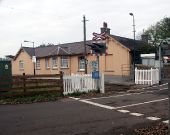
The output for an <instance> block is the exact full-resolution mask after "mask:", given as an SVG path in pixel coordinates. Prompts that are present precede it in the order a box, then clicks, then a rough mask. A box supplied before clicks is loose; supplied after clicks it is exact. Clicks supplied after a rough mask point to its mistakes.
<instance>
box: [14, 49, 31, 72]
mask: <svg viewBox="0 0 170 135" xmlns="http://www.w3.org/2000/svg"><path fill="white" fill-rule="evenodd" d="M20 60H23V61H24V70H20V69H19V61H20ZM33 67H34V65H33V63H32V59H31V57H30V56H29V55H28V54H27V53H26V52H25V51H24V50H21V51H20V53H19V55H18V56H17V58H16V60H12V74H13V75H21V74H23V73H26V74H30V75H31V74H34V68H33Z"/></svg>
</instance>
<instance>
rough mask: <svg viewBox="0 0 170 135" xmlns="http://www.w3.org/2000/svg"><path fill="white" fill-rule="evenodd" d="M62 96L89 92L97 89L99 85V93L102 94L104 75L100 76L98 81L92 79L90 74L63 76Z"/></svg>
mask: <svg viewBox="0 0 170 135" xmlns="http://www.w3.org/2000/svg"><path fill="white" fill-rule="evenodd" d="M63 83H64V86H63V87H64V92H63V94H64V95H67V94H71V93H74V92H89V91H94V90H97V89H98V85H97V83H99V87H100V91H101V92H102V93H104V75H103V74H101V75H100V79H99V81H98V80H96V79H93V78H92V75H91V74H84V75H80V74H72V75H71V76H69V75H67V76H63Z"/></svg>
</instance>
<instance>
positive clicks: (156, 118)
mask: <svg viewBox="0 0 170 135" xmlns="http://www.w3.org/2000/svg"><path fill="white" fill-rule="evenodd" d="M146 119H148V120H152V121H156V120H160V119H161V118H158V117H146Z"/></svg>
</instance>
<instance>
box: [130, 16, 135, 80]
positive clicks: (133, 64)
mask: <svg viewBox="0 0 170 135" xmlns="http://www.w3.org/2000/svg"><path fill="white" fill-rule="evenodd" d="M129 15H131V16H132V17H133V38H134V47H133V73H134V76H133V79H134V81H135V64H136V60H135V57H136V46H135V32H136V30H135V17H134V14H133V13H129Z"/></svg>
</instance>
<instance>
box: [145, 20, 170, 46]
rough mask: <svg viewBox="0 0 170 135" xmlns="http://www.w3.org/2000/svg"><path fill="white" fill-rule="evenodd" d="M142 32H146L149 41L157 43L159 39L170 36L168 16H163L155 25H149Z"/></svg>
mask: <svg viewBox="0 0 170 135" xmlns="http://www.w3.org/2000/svg"><path fill="white" fill-rule="evenodd" d="M143 34H148V35H149V39H150V43H152V44H153V45H154V46H156V45H159V44H160V41H161V40H165V39H167V38H170V17H165V18H163V19H162V20H160V21H159V22H157V23H156V24H155V25H152V26H150V27H149V28H148V29H147V30H146V31H144V33H143Z"/></svg>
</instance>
